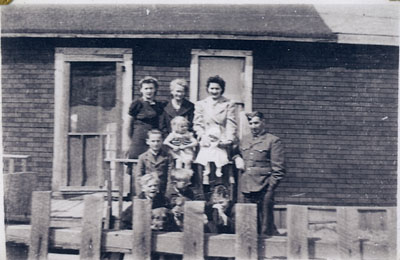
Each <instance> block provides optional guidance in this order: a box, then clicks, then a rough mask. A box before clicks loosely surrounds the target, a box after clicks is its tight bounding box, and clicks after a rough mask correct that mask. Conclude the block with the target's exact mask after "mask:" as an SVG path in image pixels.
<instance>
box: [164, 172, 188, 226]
mask: <svg viewBox="0 0 400 260" xmlns="http://www.w3.org/2000/svg"><path fill="white" fill-rule="evenodd" d="M192 175H193V172H192V171H191V170H188V169H174V170H172V171H171V185H170V186H169V188H168V190H167V193H166V194H165V196H166V197H167V198H168V200H169V202H170V204H171V212H172V214H173V217H174V222H175V225H176V231H183V207H184V204H185V201H188V200H194V199H195V194H194V193H193V191H192V189H191V188H190V187H189V185H190V184H191V183H190V179H191V178H192Z"/></svg>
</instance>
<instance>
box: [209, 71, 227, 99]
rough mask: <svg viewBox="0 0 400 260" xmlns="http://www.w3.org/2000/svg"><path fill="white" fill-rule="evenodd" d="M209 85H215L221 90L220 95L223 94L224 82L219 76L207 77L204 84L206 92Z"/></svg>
mask: <svg viewBox="0 0 400 260" xmlns="http://www.w3.org/2000/svg"><path fill="white" fill-rule="evenodd" d="M210 83H217V84H218V85H219V86H220V87H221V89H222V93H221V95H222V94H224V92H225V80H224V79H223V78H221V77H220V76H219V75H215V76H212V77H209V78H208V79H207V84H206V87H207V90H208V86H210Z"/></svg>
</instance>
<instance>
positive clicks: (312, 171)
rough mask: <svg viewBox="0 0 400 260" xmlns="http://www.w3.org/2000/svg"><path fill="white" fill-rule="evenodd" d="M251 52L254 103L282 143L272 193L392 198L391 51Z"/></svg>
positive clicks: (300, 199)
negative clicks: (282, 176) (283, 167)
mask: <svg viewBox="0 0 400 260" xmlns="http://www.w3.org/2000/svg"><path fill="white" fill-rule="evenodd" d="M254 56H255V58H254V60H255V61H254V63H255V70H254V81H253V82H254V90H253V93H254V96H255V100H254V109H257V110H260V111H262V112H264V113H265V114H266V115H267V122H268V127H269V129H270V131H271V132H272V133H275V134H276V135H278V136H280V137H282V140H283V142H284V143H285V147H286V158H287V167H288V171H289V172H288V176H287V177H288V178H287V179H286V181H284V182H283V183H282V185H281V186H280V188H279V189H278V191H279V192H278V196H277V200H278V201H279V202H282V203H286V202H290V203H308V204H336V205H353V204H354V205H382V206H383V205H395V203H396V196H395V195H396V156H397V152H396V151H397V138H396V136H397V102H398V100H397V94H398V79H397V76H398V70H397V68H398V64H397V60H398V50H397V49H396V48H389V47H376V46H375V47H373V46H371V47H362V46H351V45H330V44H303V45H302V46H301V48H298V47H296V46H294V45H293V44H287V45H284V46H271V49H270V50H267V51H266V52H263V53H261V52H260V53H255V54H254Z"/></svg>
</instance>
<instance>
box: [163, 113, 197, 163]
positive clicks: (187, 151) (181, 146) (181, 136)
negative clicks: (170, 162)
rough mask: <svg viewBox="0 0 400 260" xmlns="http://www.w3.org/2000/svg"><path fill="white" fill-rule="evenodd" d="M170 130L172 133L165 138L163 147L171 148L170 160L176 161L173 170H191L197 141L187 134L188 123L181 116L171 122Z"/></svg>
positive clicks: (190, 134)
mask: <svg viewBox="0 0 400 260" xmlns="http://www.w3.org/2000/svg"><path fill="white" fill-rule="evenodd" d="M171 128H172V132H171V133H170V134H169V135H168V136H167V138H165V140H164V145H167V146H168V147H169V148H171V150H170V153H171V155H172V158H174V159H175V160H176V161H175V168H177V169H181V168H185V169H191V168H192V161H193V158H194V148H195V147H196V146H197V140H196V138H194V136H193V133H191V132H189V121H188V120H187V119H186V118H184V117H183V116H176V117H174V118H173V119H172V120H171ZM183 166H184V167H183Z"/></svg>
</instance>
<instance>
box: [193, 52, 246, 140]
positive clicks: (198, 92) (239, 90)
mask: <svg viewBox="0 0 400 260" xmlns="http://www.w3.org/2000/svg"><path fill="white" fill-rule="evenodd" d="M251 55H252V54H251V52H250V51H233V50H229V51H228V50H193V51H192V66H191V79H190V81H191V89H190V91H191V95H190V97H191V100H192V102H194V101H197V100H201V99H204V98H205V97H207V96H208V94H207V90H206V83H207V79H208V78H209V77H210V76H215V75H219V76H221V77H222V78H223V79H224V80H225V82H226V84H225V93H224V96H225V97H227V98H229V99H231V100H232V101H234V102H235V103H236V118H237V122H238V137H239V138H240V137H241V136H242V135H243V134H244V133H247V132H248V126H247V122H245V121H244V120H243V119H244V112H245V111H251V107H252V101H251V90H252V73H253V72H252V56H251Z"/></svg>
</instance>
